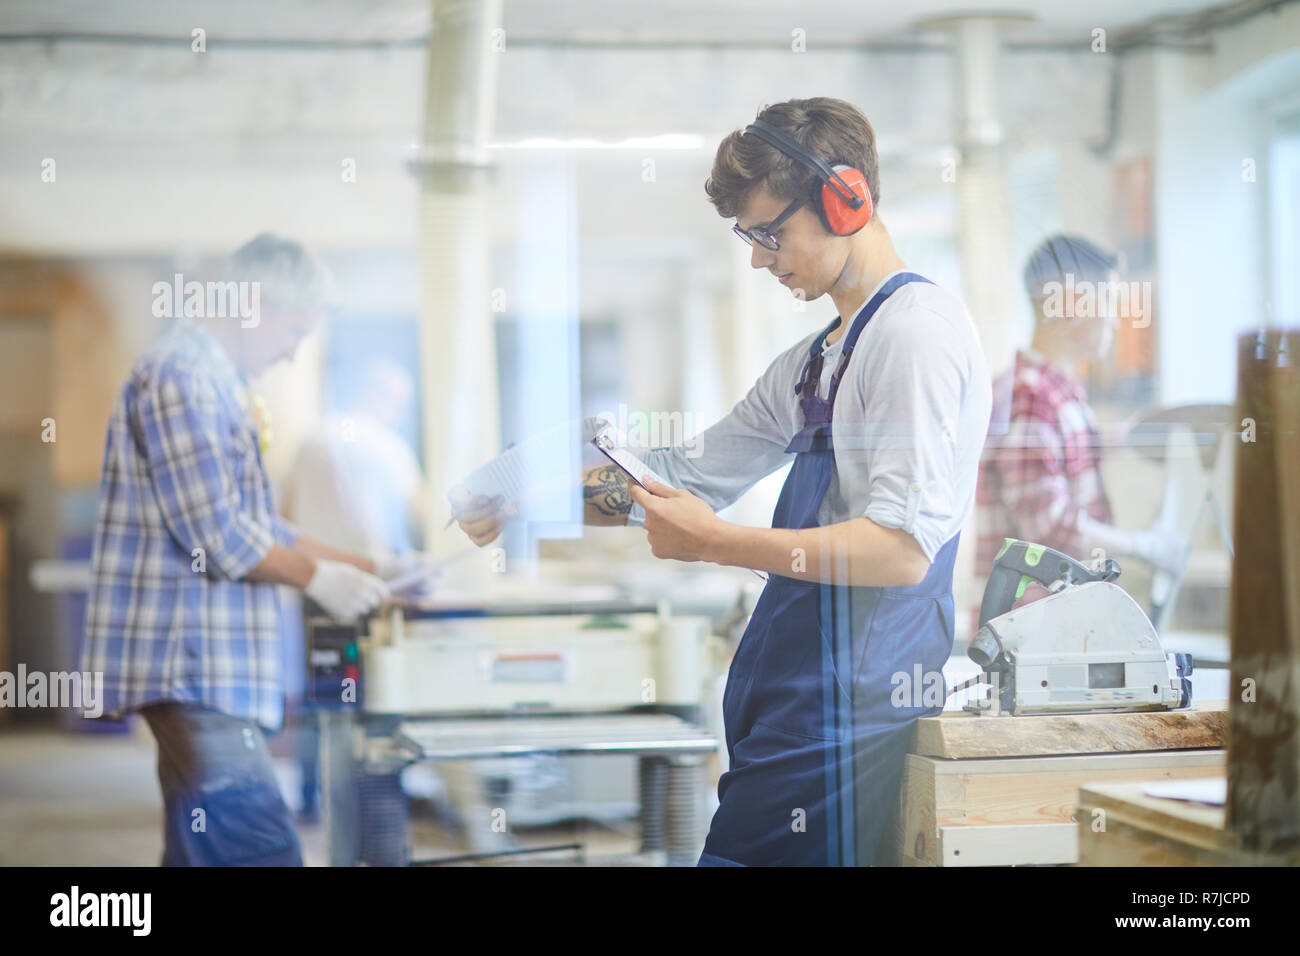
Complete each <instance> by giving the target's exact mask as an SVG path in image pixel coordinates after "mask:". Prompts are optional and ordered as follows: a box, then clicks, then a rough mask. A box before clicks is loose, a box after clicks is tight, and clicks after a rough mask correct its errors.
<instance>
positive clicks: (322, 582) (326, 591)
mask: <svg viewBox="0 0 1300 956" xmlns="http://www.w3.org/2000/svg"><path fill="white" fill-rule="evenodd" d="M305 591H306V594H307V596H308V597H309V598H311V599H312V600H313V601H315V602H316V603H317V604H319V605H320V606H321V607H323V608H324V609H325V610H326V611H327V612H328V613H329V615H330V616H331V617H333V618H335V619H337V620H340V621H351V620H354V619H355V618H358V617H360V616H361V615H363V614H368V613H370V612H371V611H373V610H374V609H375V608H377V607H379V605H380V604H382V603H383V602H384V601H386V600H387V599H388V596H389V592H388V585H387V584H385V583H384V582H383V581H381V580H380V579H379V578H377V577H375V576H374V575H373V574H366V572H365V571H362V570H361V569H360V568H358V567H355V566H353V565H351V564H346V563H344V562H343V561H330V560H327V559H325V558H320V559H318V560H317V561H316V572H315V573H314V574H313V575H312V577H311V580H310V581H309V582H308V583H307V587H306V589H305Z"/></svg>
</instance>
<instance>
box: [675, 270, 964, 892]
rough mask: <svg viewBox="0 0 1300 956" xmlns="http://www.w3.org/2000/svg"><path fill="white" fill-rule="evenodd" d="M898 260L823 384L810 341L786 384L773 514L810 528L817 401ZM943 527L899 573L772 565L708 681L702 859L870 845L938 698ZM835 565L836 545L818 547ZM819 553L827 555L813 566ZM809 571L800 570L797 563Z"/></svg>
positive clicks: (947, 593)
mask: <svg viewBox="0 0 1300 956" xmlns="http://www.w3.org/2000/svg"><path fill="white" fill-rule="evenodd" d="M927 281H929V280H927V279H924V278H922V277H921V276H918V275H914V274H912V273H900V274H899V275H896V276H894V277H893V278H891V279H890V280H889V281H888V282H886V283H885V285H884V286H882V287H881V289H880V290H879V291H878V292H877V293H876V294H875V295H874V296H872V298H871V300H870V301H869V302H868V303H867V304H866V306H864V307H863V309H862V310H861V311H860V312H859V313H858V315H857V317H856V318H855V319H854V322H853V326H852V327H851V328H850V329H849V330H848V332H847V333H846V336H847V338H846V339H845V342H844V347H843V353H842V357H841V359H840V362H839V366H838V368H837V370H836V372H835V374H834V377H833V378H832V379H831V384H830V394H829V396H828V397H826V398H819V397H817V388H818V384H819V381H820V378H821V371H822V355H821V348H822V343H823V342H824V340H825V338H826V335H827V333H829V332H830V331H831V329H833V328H835V326H836V325H837V324H838V323H839V320H838V319H837V320H836V321H835V322H834V323H832V324H831V325H830V326H829V327H827V329H826V330H825V331H824V332H822V334H821V335H820V336H819V337H818V339H817V341H816V342H814V343H813V346H812V349H811V351H810V353H809V359H808V363H807V364H806V365H805V371H804V375H803V376H802V380H801V381H800V382H799V383H797V384H796V385H795V391H796V392H798V393H800V398H799V402H800V406H801V408H802V411H803V416H804V425H803V428H802V429H801V430H800V431H799V433H798V434H797V435H795V437H794V439H793V440H792V441H791V442H790V445H789V447H788V448H786V452H787V453H791V452H793V453H794V455H795V460H794V465H793V466H792V467H791V469H790V473H789V477H787V478H786V481H785V486H784V487H783V488H782V489H781V497H780V499H779V500H778V501H777V505H776V511H775V513H774V514H773V516H772V527H774V528H795V529H799V528H812V527H817V512H818V509H819V507H820V505H821V502H822V498H823V497H824V496H825V494H826V489H827V488H828V487H829V485H830V480H831V475H832V473H833V472H834V469H835V451H834V442H833V439H832V434H831V431H832V429H831V424H832V423H831V419H832V411H833V407H834V403H835V394H836V392H837V391H838V389H839V385H840V378H841V376H842V375H843V374H844V370H845V368H847V366H848V360H849V356H850V355H851V354H852V352H853V348H854V346H855V345H856V344H857V340H858V336H859V335H861V334H862V330H863V329H864V328H865V327H866V325H867V323H868V322H870V321H871V317H872V316H873V315H875V313H876V311H877V310H878V309H879V308H880V306H881V304H882V303H883V302H884V301H885V300H886V299H887V298H888V297H889V296H890V295H891V294H892V293H893V292H894V291H895V290H896V289H898V288H899V287H901V286H902V285H904V284H906V283H908V282H927ZM956 554H957V536H955V535H954V536H953V538H952V539H951V540H949V541H948V542H947V543H946V544H945V545H944V546H943V547H942V548H941V549H940V550H939V553H938V554H937V555H936V556H935V559H934V561H933V562H932V563H931V565H930V569H929V571H928V573H927V574H926V576H925V579H924V580H923V581H922V582H921V583H920V584H917V585H914V586H911V587H850V586H847V585H828V584H822V583H819V582H817V581H802V580H799V579H797V578H790V577H784V576H781V575H777V574H773V575H771V576H770V577H769V578H768V583H767V586H766V587H765V588H764V589H763V593H762V595H761V596H760V598H759V600H758V604H757V606H756V607H755V608H754V613H753V615H752V616H751V618H750V621H749V626H748V627H747V628H746V629H745V634H744V637H743V638H742V639H741V642H740V646H739V647H738V648H737V649H736V653H735V656H734V657H733V659H732V662H731V669H730V671H729V672H728V675H727V688H726V691H725V693H724V695H723V722H724V724H725V729H726V738H727V753H728V755H729V757H730V763H731V766H730V769H729V770H728V771H727V772H726V773H724V774H723V775H722V778H721V780H719V782H718V799H719V806H718V809H717V812H716V813H715V814H714V816H713V821H712V824H711V825H710V828H709V836H708V839H707V840H706V841H705V844H704V852H703V853H702V854H701V856H700V865H701V866H728V865H740V866H759V865H785V866H825V865H830V866H853V865H859V866H866V865H871V864H873V863H875V862H878V861H882V860H883V859H884V856H883V853H884V851H885V847H883V846H882V836H884V835H887V834H888V833H889V832H890V830H891V827H890V823H891V819H892V815H893V814H894V813H895V812H896V809H897V803H898V793H899V787H900V784H901V779H902V770H903V759H904V756H905V754H906V753H907V749H908V747H909V745H910V742H911V731H912V724H913V723H914V722H915V720H916V719H917V718H918V717H924V716H931V715H933V714H937V713H939V711H940V710H941V709H942V704H943V700H944V697H945V696H946V687H945V686H944V682H943V676H942V668H943V665H944V663H945V662H946V661H947V659H948V655H949V653H950V652H951V650H952V642H953V620H954V618H953V597H952V570H953V559H954V558H955V556H956ZM827 561H828V562H829V561H835V562H837V563H840V564H841V565H842V563H843V561H844V558H843V557H841V556H836V557H829V556H828V558H827ZM828 567H829V565H828ZM810 570H815V569H810Z"/></svg>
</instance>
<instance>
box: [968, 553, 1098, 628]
mask: <svg viewBox="0 0 1300 956" xmlns="http://www.w3.org/2000/svg"><path fill="white" fill-rule="evenodd" d="M1118 577H1119V565H1118V564H1117V563H1116V562H1115V561H1114V560H1112V559H1110V558H1107V559H1106V563H1105V565H1104V566H1103V567H1102V568H1101V569H1100V570H1097V571H1094V570H1092V569H1091V568H1089V567H1087V566H1086V565H1084V564H1081V563H1080V562H1078V561H1076V560H1074V558H1072V557H1070V556H1069V555H1065V554H1062V553H1061V552H1060V551H1056V550H1054V549H1052V548H1049V547H1047V546H1046V545H1042V544H1033V543H1032V542H1029V541H1017V540H1016V539H1015V538H1007V539H1006V541H1005V543H1004V544H1003V545H1002V550H1001V551H999V552H998V556H997V558H995V559H994V561H993V570H992V571H991V572H990V573H989V581H988V584H986V585H985V586H984V599H983V600H982V601H981V602H980V621H979V626H980V627H983V626H984V625H985V624H987V623H988V622H989V621H991V620H992V619H993V618H995V617H997V616H998V615H999V614H1005V613H1006V612H1007V611H1009V610H1011V606H1012V605H1013V604H1015V603H1016V601H1018V600H1019V599H1020V598H1021V597H1022V596H1023V595H1024V593H1025V588H1026V587H1027V586H1028V584H1029V582H1031V581H1036V582H1038V583H1039V584H1041V585H1042V586H1043V587H1045V588H1046V587H1051V586H1052V585H1053V584H1055V583H1056V582H1057V581H1060V580H1064V581H1065V582H1066V583H1068V584H1085V583H1087V582H1089V581H1114V580H1115V579H1116V578H1118Z"/></svg>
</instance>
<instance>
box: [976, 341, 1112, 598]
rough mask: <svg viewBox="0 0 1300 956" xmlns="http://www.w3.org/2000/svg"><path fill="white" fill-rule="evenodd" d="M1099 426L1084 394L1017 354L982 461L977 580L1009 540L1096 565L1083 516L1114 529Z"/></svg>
mask: <svg viewBox="0 0 1300 956" xmlns="http://www.w3.org/2000/svg"><path fill="white" fill-rule="evenodd" d="M1099 463H1100V455H1099V441H1098V435H1097V423H1096V420H1095V419H1094V418H1093V414H1092V409H1090V408H1089V407H1088V398H1087V396H1086V395H1085V394H1084V391H1083V388H1082V387H1081V386H1080V385H1079V383H1078V382H1076V381H1075V380H1074V379H1073V378H1071V377H1070V376H1069V375H1068V374H1067V373H1066V372H1065V371H1064V370H1063V369H1061V368H1059V367H1057V366H1055V365H1053V364H1052V363H1051V362H1049V361H1048V360H1047V359H1046V358H1044V357H1043V356H1042V355H1040V354H1038V353H1037V352H1018V353H1017V354H1016V363H1015V367H1014V368H1013V369H1012V370H1011V371H1009V372H1005V373H1003V374H1002V375H1001V376H999V377H998V379H997V381H995V382H994V384H993V415H992V419H991V421H990V424H989V437H988V441H987V442H986V443H985V446H984V455H983V458H982V460H981V462H980V477H979V485H978V487H977V491H976V505H977V508H978V513H979V529H980V539H979V551H978V555H977V558H976V560H977V562H978V564H977V566H976V573H977V574H979V575H981V576H983V577H987V575H988V573H989V571H990V570H991V569H992V567H993V559H994V558H996V557H997V553H998V551H999V550H1000V549H1001V547H1002V539H1003V538H1021V539H1023V540H1026V541H1032V542H1034V543H1035V544H1045V545H1047V546H1048V547H1049V548H1055V549H1056V550H1057V551H1060V552H1062V553H1063V554H1068V555H1070V556H1071V557H1073V558H1076V559H1078V560H1081V561H1085V562H1086V561H1088V560H1090V559H1091V557H1092V556H1091V554H1089V553H1087V552H1086V548H1087V545H1088V542H1087V541H1085V540H1084V539H1083V536H1082V534H1081V532H1080V530H1079V517H1080V515H1081V514H1083V513H1085V512H1086V513H1087V514H1088V516H1089V517H1091V518H1092V519H1093V520H1095V521H1100V522H1104V523H1106V524H1109V523H1110V522H1111V512H1110V502H1109V501H1108V500H1107V498H1106V491H1105V489H1104V488H1103V487H1102V484H1101V471H1100V468H1099V467H1098V466H1099Z"/></svg>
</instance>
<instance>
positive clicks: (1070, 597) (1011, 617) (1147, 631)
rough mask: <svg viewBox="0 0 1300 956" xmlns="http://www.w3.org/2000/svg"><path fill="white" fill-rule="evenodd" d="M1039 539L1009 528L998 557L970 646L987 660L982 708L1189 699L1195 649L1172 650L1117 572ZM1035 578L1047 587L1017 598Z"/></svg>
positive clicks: (1172, 703)
mask: <svg viewBox="0 0 1300 956" xmlns="http://www.w3.org/2000/svg"><path fill="white" fill-rule="evenodd" d="M1119 574H1120V568H1119V565H1118V564H1117V563H1116V562H1115V561H1113V560H1109V559H1107V560H1106V561H1105V562H1104V563H1102V564H1101V565H1100V566H1099V567H1098V568H1097V569H1096V570H1093V569H1089V568H1087V567H1085V566H1084V565H1083V564H1080V563H1079V562H1078V561H1075V560H1074V559H1073V558H1070V557H1067V556H1066V555H1064V554H1061V553H1060V552H1059V551H1054V550H1052V549H1051V548H1048V547H1044V546H1043V545H1040V544H1031V543H1029V542H1027V541H1016V540H1014V539H1011V538H1008V539H1006V542H1005V543H1004V544H1003V546H1002V550H1001V551H999V552H998V556H997V558H996V560H995V561H994V562H993V571H992V573H991V574H990V575H989V581H988V584H987V585H986V587H985V589H984V600H983V603H982V604H981V605H980V626H979V630H978V631H976V633H975V636H974V637H973V638H972V639H971V642H970V646H969V647H968V648H967V656H969V657H970V659H971V660H973V661H974V662H975V663H976V664H978V665H979V666H980V667H982V668H983V670H984V673H983V675H982V678H978V679H977V680H980V681H981V682H987V683H989V684H990V685H991V688H992V689H991V690H990V692H989V695H988V697H987V698H985V699H983V700H980V701H977V702H975V703H972V704H967V705H966V708H965V709H966V710H970V711H974V712H976V713H980V714H988V715H998V714H1062V713H1093V712H1098V711H1135V710H1173V709H1175V708H1179V707H1187V706H1189V705H1190V704H1191V694H1192V685H1191V679H1190V675H1191V672H1192V658H1191V655H1190V654H1169V655H1166V654H1165V652H1164V650H1163V648H1162V647H1161V644H1160V636H1159V635H1158V634H1157V633H1156V630H1155V628H1154V627H1153V626H1152V625H1151V621H1150V620H1149V619H1148V618H1147V616H1146V615H1145V614H1144V613H1143V612H1142V609H1141V608H1140V607H1138V605H1137V602H1135V601H1134V600H1133V599H1132V598H1131V597H1129V595H1128V593H1127V592H1126V591H1124V589H1123V588H1121V587H1120V586H1119V585H1117V584H1115V583H1114V582H1115V580H1116V579H1117V578H1118V577H1119ZM1031 582H1037V583H1038V584H1041V585H1042V586H1043V587H1045V588H1046V589H1047V591H1048V592H1049V593H1048V595H1047V596H1046V597H1043V598H1041V599H1039V600H1037V601H1032V602H1030V603H1028V604H1025V605H1023V606H1021V607H1013V606H1014V604H1015V602H1016V601H1018V600H1019V599H1020V598H1021V597H1023V596H1024V593H1025V589H1026V587H1027V586H1028V585H1029V584H1030V583H1031Z"/></svg>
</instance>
